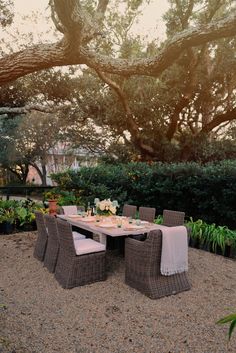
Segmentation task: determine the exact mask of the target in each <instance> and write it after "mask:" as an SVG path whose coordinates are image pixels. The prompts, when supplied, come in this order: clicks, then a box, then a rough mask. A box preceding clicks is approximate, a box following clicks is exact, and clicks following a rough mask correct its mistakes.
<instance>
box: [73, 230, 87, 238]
mask: <svg viewBox="0 0 236 353" xmlns="http://www.w3.org/2000/svg"><path fill="white" fill-rule="evenodd" d="M72 234H73V239H74V240H80V239H86V236H85V235H83V234H80V233H78V232H72Z"/></svg>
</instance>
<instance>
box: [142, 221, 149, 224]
mask: <svg viewBox="0 0 236 353" xmlns="http://www.w3.org/2000/svg"><path fill="white" fill-rule="evenodd" d="M141 224H149V222H147V221H141Z"/></svg>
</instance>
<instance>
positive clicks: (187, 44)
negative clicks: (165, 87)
mask: <svg viewBox="0 0 236 353" xmlns="http://www.w3.org/2000/svg"><path fill="white" fill-rule="evenodd" d="M235 34H236V13H233V14H232V15H230V16H228V17H226V18H224V19H222V20H220V21H213V22H211V23H210V24H209V25H206V26H203V27H196V28H190V29H187V30H185V31H183V32H180V33H178V34H177V35H175V36H174V37H173V38H172V39H171V40H168V41H167V42H166V44H165V45H164V46H163V48H162V49H161V50H160V51H159V53H158V55H156V56H154V57H151V58H147V59H133V60H130V59H123V60H122V59H114V58H108V57H106V56H103V55H99V54H97V53H95V52H91V51H89V50H86V49H82V48H81V56H82V57H83V59H84V63H85V64H87V65H88V66H89V67H93V68H95V69H96V68H99V70H101V71H105V72H109V73H113V74H119V75H146V76H159V75H160V74H161V73H162V72H163V71H164V70H165V69H167V68H168V67H169V66H171V65H172V64H173V63H174V62H175V61H176V59H178V57H179V56H180V55H181V54H182V53H183V51H184V50H185V49H188V48H191V47H195V46H199V45H202V44H204V43H207V42H210V41H213V40H216V39H220V38H224V37H231V36H233V35H235Z"/></svg>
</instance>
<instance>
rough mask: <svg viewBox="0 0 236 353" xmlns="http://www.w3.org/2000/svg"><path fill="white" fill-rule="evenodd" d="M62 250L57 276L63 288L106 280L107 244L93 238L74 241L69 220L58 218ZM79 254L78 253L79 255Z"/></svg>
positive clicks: (58, 260) (57, 266) (60, 251)
mask: <svg viewBox="0 0 236 353" xmlns="http://www.w3.org/2000/svg"><path fill="white" fill-rule="evenodd" d="M57 230H58V235H59V243H60V250H59V254H58V259H57V265H56V269H55V278H56V279H57V281H58V282H59V284H60V285H61V286H62V287H63V288H73V287H77V286H83V285H85V284H89V283H93V282H97V281H104V280H105V279H106V272H105V246H104V245H103V244H100V243H98V242H96V241H94V240H92V239H82V240H75V241H73V236H72V228H71V225H70V224H69V223H68V222H65V221H62V220H60V219H57ZM77 254H78V255H77Z"/></svg>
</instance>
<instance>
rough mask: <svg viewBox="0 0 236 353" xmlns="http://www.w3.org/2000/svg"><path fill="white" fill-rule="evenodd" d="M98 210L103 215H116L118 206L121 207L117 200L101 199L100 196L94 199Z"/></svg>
mask: <svg viewBox="0 0 236 353" xmlns="http://www.w3.org/2000/svg"><path fill="white" fill-rule="evenodd" d="M94 203H95V206H96V210H97V213H98V214H101V215H115V214H116V211H117V207H119V205H118V202H117V201H116V200H114V201H111V200H110V199H105V200H102V201H100V200H99V199H98V198H96V199H95V200H94Z"/></svg>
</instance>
